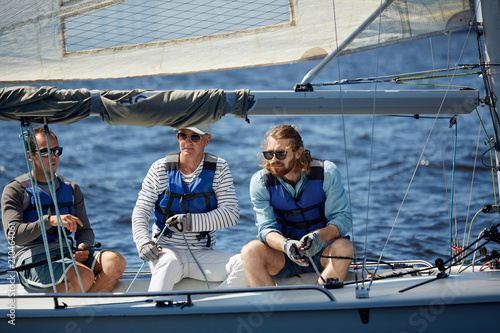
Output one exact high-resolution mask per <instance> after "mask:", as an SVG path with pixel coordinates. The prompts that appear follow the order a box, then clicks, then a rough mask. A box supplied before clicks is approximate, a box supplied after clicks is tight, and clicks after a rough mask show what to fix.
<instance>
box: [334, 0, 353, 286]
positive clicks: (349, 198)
mask: <svg viewBox="0 0 500 333" xmlns="http://www.w3.org/2000/svg"><path fill="white" fill-rule="evenodd" d="M332 11H333V17H334V18H335V20H334V22H333V26H334V29H335V43H336V48H338V47H339V41H338V38H337V36H338V34H337V15H336V11H335V0H334V1H332ZM336 61H337V72H338V75H339V79H340V75H341V69H340V58H339V57H337V59H336ZM339 94H340V95H339V96H340V109H341V110H342V118H341V119H342V135H343V138H344V152H345V154H344V157H345V164H346V179H347V196H348V202H349V214H350V215H351V233H352V244H353V252H354V264H357V262H356V246H354V244H356V243H355V238H354V228H353V223H352V208H351V202H352V201H351V182H350V179H351V177H350V176H349V156H348V155H347V134H346V133H347V131H346V124H345V113H344V99H343V98H342V86H340V87H339ZM354 278H355V280H356V286H357V281H358V276H357V274H355V275H354Z"/></svg>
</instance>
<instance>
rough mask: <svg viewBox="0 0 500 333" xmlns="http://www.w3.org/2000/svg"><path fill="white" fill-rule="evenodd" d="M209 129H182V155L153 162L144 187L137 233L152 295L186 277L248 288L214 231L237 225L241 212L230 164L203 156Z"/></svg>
mask: <svg viewBox="0 0 500 333" xmlns="http://www.w3.org/2000/svg"><path fill="white" fill-rule="evenodd" d="M210 130H211V126H210V125H205V126H197V127H187V128H181V129H179V130H178V132H177V139H178V140H179V147H180V152H178V153H174V154H170V155H167V156H166V157H164V158H162V159H160V160H158V161H156V162H154V163H153V165H152V166H151V167H150V169H149V171H148V174H147V175H146V177H145V178H144V181H143V183H142V189H141V191H140V192H139V196H138V198H137V202H136V205H135V207H134V211H133V214H132V232H133V236H134V242H135V243H136V246H137V249H138V251H139V257H140V258H141V259H142V260H144V261H147V262H148V263H149V265H150V268H151V273H152V275H151V283H150V285H149V291H151V292H158V291H169V290H172V289H173V286H174V284H175V283H177V282H179V281H180V280H181V279H183V278H186V277H190V278H192V279H196V280H201V281H204V280H205V281H207V283H208V282H209V281H222V283H221V284H220V285H219V288H242V287H245V286H247V284H246V278H245V273H244V271H243V266H242V263H241V259H240V256H239V254H233V253H227V252H222V251H217V250H214V245H215V230H218V229H223V228H227V227H231V226H233V225H236V224H237V223H238V219H239V207H238V200H237V198H236V192H235V189H234V184H233V177H232V175H231V172H230V171H229V167H228V165H227V163H226V161H225V160H224V159H222V158H220V157H217V156H215V155H212V154H209V153H205V152H204V150H205V147H206V146H207V145H208V143H209V142H210V139H211V137H212V136H211V135H210ZM152 213H153V214H154V218H155V223H154V224H153V228H152V238H150V236H149V224H148V222H149V218H150V216H151V214H152Z"/></svg>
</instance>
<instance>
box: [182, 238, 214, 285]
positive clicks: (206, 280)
mask: <svg viewBox="0 0 500 333" xmlns="http://www.w3.org/2000/svg"><path fill="white" fill-rule="evenodd" d="M182 238H184V242H185V243H186V246H187V248H188V250H189V253H191V256H192V257H193V259H194V262H195V263H196V265H198V268H199V269H200V271H201V274H202V275H203V278H204V279H205V282H206V283H207V287H208V289H210V284H209V283H208V279H207V276H206V275H205V272H204V271H203V268H201V265H200V263H199V262H198V260H196V257H195V256H194V253H193V251H191V247H190V246H189V244H188V242H187V240H186V236H184V234H182Z"/></svg>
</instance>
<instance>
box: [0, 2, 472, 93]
mask: <svg viewBox="0 0 500 333" xmlns="http://www.w3.org/2000/svg"><path fill="white" fill-rule="evenodd" d="M379 5H380V0H355V1H331V0H315V1H305V0H252V1H250V0H233V1H224V0H219V1H208V0H201V1H200V0H196V1H194V0H191V1H180V0H176V1H168V2H165V1H155V0H148V1H145V0H110V1H96V0H81V1H62V2H61V1H59V0H16V1H10V2H9V4H8V5H7V6H6V8H4V10H3V11H2V13H0V52H1V58H2V62H1V63H0V83H1V84H11V83H31V82H55V81H76V80H95V79H106V78H127V77H139V76H152V75H171V74H181V73H195V72H205V71H216V70H225V69H235V68H248V67H255V66H267V65H277V64H286V63H295V62H301V61H307V60H311V59H318V58H322V57H324V56H325V55H326V54H329V53H331V52H333V51H334V50H335V49H336V46H337V45H339V44H341V43H342V42H343V41H345V40H346V38H347V37H348V36H349V35H351V34H352V33H353V32H354V31H355V30H356V29H357V27H358V26H359V25H360V24H361V23H362V22H364V21H365V20H366V19H367V18H368V17H369V16H370V15H371V14H372V13H373V12H374V11H375V10H376V9H377V8H378V6H379ZM360 8H362V9H363V10H360ZM471 18H472V10H471V8H470V4H469V0H437V1H434V0H433V1H430V0H395V1H394V2H393V3H391V5H390V6H389V7H388V8H387V10H385V11H384V13H383V15H382V17H381V19H382V22H378V21H377V20H376V21H375V22H373V23H372V24H371V25H370V26H369V27H368V28H367V29H365V31H363V33H361V34H360V36H359V37H358V38H356V40H354V41H353V42H352V43H351V44H350V45H349V47H348V48H346V49H345V50H344V51H343V52H342V53H343V54H348V53H353V52H358V51H361V50H367V49H370V48H374V47H377V45H379V46H380V45H391V44H395V43H399V42H401V41H408V40H412V39H418V38H423V37H425V36H429V35H436V34H442V33H447V32H452V31H459V30H464V29H467V27H468V23H469V20H470V19H471ZM379 28H380V29H379Z"/></svg>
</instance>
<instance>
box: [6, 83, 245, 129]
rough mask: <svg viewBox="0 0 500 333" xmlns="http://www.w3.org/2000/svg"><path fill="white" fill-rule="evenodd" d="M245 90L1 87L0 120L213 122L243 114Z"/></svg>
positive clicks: (154, 123) (174, 124) (138, 123)
mask: <svg viewBox="0 0 500 333" xmlns="http://www.w3.org/2000/svg"><path fill="white" fill-rule="evenodd" d="M248 94H249V90H245V89H240V90H236V91H234V92H232V93H231V94H230V96H227V93H226V92H225V91H223V90H220V89H210V90H193V91H185V90H171V91H162V92H149V91H144V90H131V91H116V90H103V91H97V90H96V91H89V90H87V89H76V90H74V89H59V90H58V89H57V88H55V87H40V88H38V87H30V86H25V87H7V88H1V89H0V121H1V120H5V121H8V120H17V121H21V120H29V121H30V122H34V123H44V122H45V121H46V122H47V123H50V124H69V123H73V122H76V121H79V120H82V119H84V118H86V117H89V116H91V115H93V116H100V117H101V118H102V120H103V121H105V122H106V123H108V124H111V125H135V126H147V127H152V126H170V127H174V128H180V127H189V126H194V125H204V124H211V123H214V122H216V121H218V120H220V118H222V117H223V116H225V115H226V114H227V113H231V114H232V115H235V116H236V117H241V118H246V112H247V105H248Z"/></svg>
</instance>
